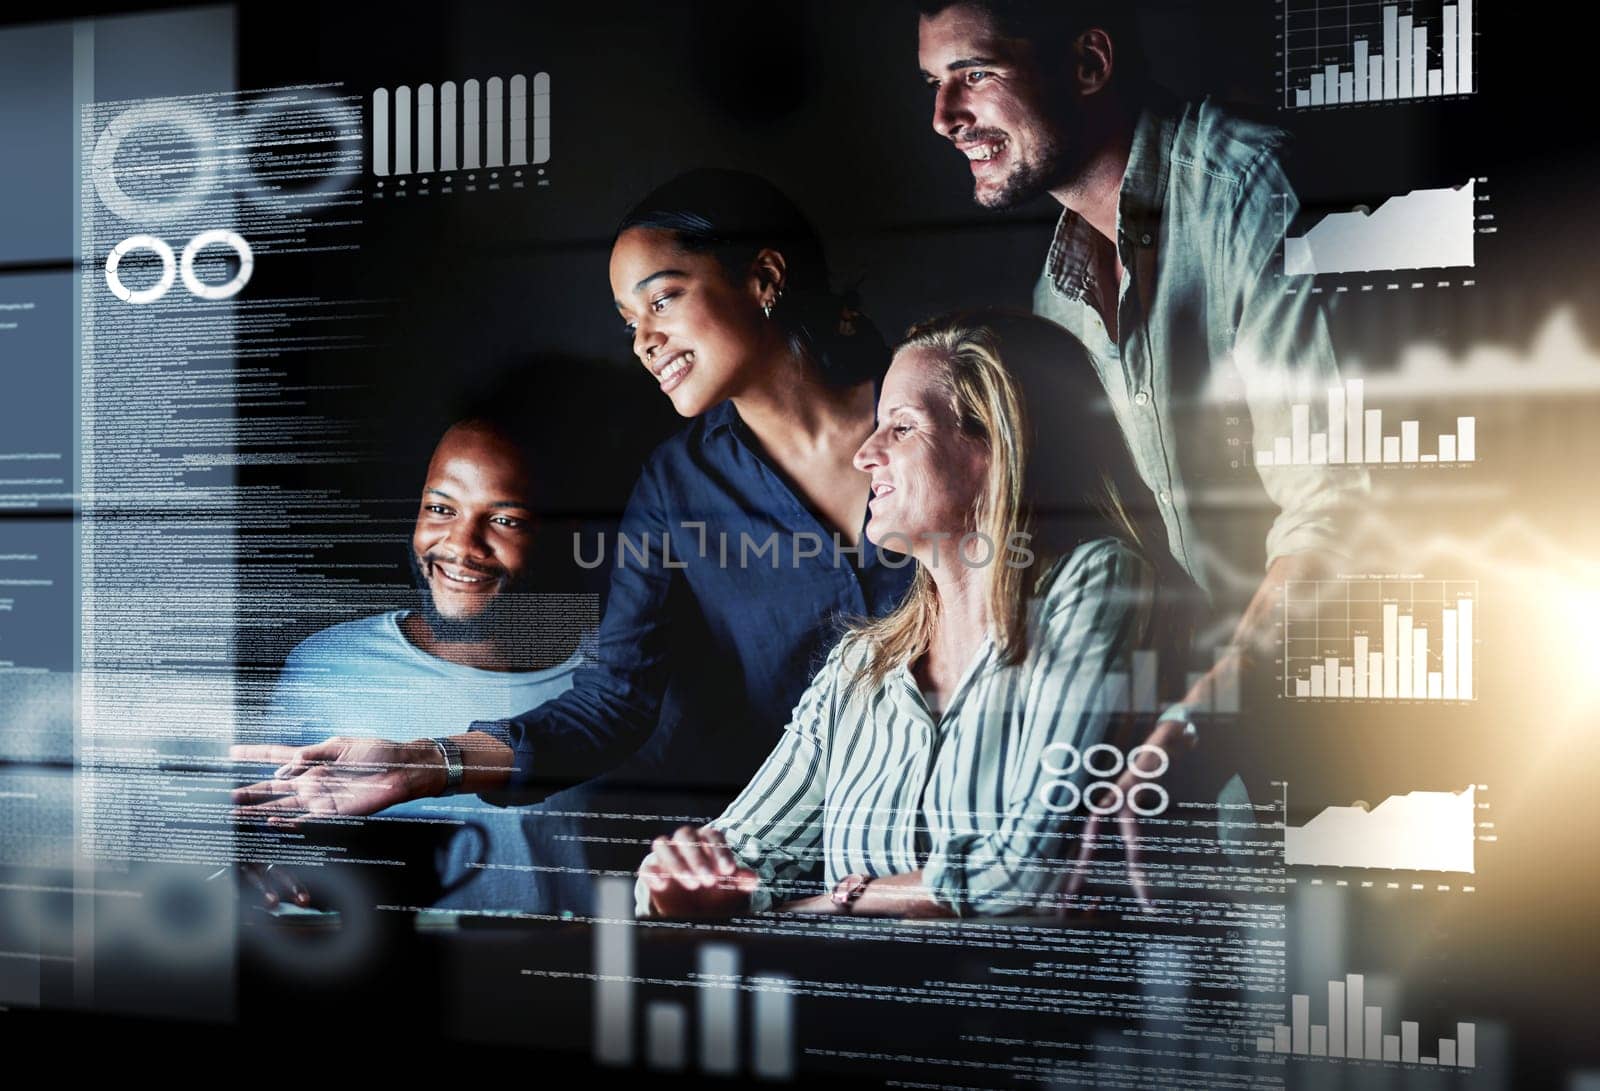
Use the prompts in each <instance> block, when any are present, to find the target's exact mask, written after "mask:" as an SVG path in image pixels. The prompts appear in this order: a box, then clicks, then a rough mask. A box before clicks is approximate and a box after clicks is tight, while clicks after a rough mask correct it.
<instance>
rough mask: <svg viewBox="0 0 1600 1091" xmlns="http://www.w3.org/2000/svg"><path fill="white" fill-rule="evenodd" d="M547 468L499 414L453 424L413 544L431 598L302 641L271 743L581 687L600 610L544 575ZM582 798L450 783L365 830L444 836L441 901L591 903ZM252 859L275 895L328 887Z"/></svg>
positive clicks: (278, 701) (394, 727) (389, 732)
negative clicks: (448, 788)
mask: <svg viewBox="0 0 1600 1091" xmlns="http://www.w3.org/2000/svg"><path fill="white" fill-rule="evenodd" d="M536 469H537V468H536V467H535V466H534V464H533V459H532V458H531V457H530V455H529V453H528V451H527V450H526V449H525V447H524V446H523V445H522V444H520V443H519V442H517V440H516V439H515V438H514V437H513V435H512V434H511V433H510V431H509V430H508V429H506V428H505V427H503V426H502V425H499V424H497V423H495V422H492V421H489V420H484V419H470V420H465V421H461V422H459V423H457V424H456V425H454V426H453V427H451V428H450V429H449V430H448V431H447V432H446V433H445V434H444V436H443V438H442V439H440V441H439V444H438V446H437V447H436V448H435V450H434V453H433V458H432V460H431V461H430V463H429V464H428V470H427V476H426V479H425V481H424V483H423V488H422V494H421V499H420V503H419V506H418V511H417V518H416V524H415V527H414V530H413V533H412V538H411V544H410V548H409V549H408V550H407V552H408V555H409V557H410V567H411V572H412V574H413V577H414V578H415V581H416V586H417V591H418V597H419V602H418V606H417V608H415V609H411V610H394V611H390V612H388V613H383V614H378V615H376V616H373V617H369V618H362V619H360V620H357V621H349V622H344V623H342V624H339V625H335V626H332V627H331V628H328V629H324V630H323V631H321V632H319V633H316V634H314V635H313V636H311V637H310V638H308V639H307V640H305V641H304V642H303V643H302V644H300V645H299V647H297V648H295V650H294V651H293V652H292V653H291V654H290V656H289V658H288V661H287V662H286V664H285V666H284V669H283V672H282V674H281V675H280V677H279V680H278V685H277V689H276V693H275V697H274V707H273V711H272V716H273V718H274V720H275V721H276V722H278V723H280V724H282V725H283V726H284V728H285V729H286V732H285V734H284V736H283V738H282V742H281V744H279V745H275V746H272V747H268V748H266V749H269V750H271V751H273V752H274V753H276V752H278V751H279V750H282V751H284V752H287V751H288V748H289V747H290V746H291V745H293V744H308V743H311V742H313V741H321V740H323V739H326V738H328V737H329V736H339V737H342V738H345V739H362V738H386V739H393V740H408V739H415V738H418V737H430V736H440V735H448V734H449V733H450V730H451V729H453V728H455V727H456V726H457V725H458V724H459V723H460V722H461V721H462V719H463V717H465V718H466V719H495V718H499V717H504V716H510V715H513V714H515V713H518V712H521V711H523V710H524V709H527V708H532V707H534V706H536V705H538V704H540V703H541V702H543V701H545V700H547V699H549V698H550V697H553V696H555V695H557V694H559V693H562V692H564V691H565V690H567V689H568V688H569V687H570V686H571V684H572V674H573V672H574V671H575V670H577V668H578V667H579V666H580V665H581V664H582V663H583V661H584V659H585V655H586V644H585V636H586V634H585V627H586V624H592V622H593V618H592V616H590V617H587V618H586V617H585V616H584V615H585V611H583V610H581V609H577V608H576V604H575V603H574V601H573V599H572V597H571V596H567V595H545V594H536V593H534V592H533V591H532V590H531V587H532V585H533V584H534V583H536V582H537V575H536V573H535V572H534V571H533V567H534V558H535V555H536V553H535V542H536V536H537V531H538V526H537V517H536V510H537V509H536V506H535V505H536V500H537V495H536V493H537V485H538V482H537V480H536ZM590 613H591V614H592V610H591V611H590ZM262 756H263V757H264V758H266V759H268V760H271V758H272V756H273V755H272V754H264V755H262ZM452 758H453V759H454V760H458V761H459V755H452ZM582 809H583V807H582V801H581V800H579V799H578V798H577V795H576V793H575V792H563V793H560V794H558V795H555V796H552V797H550V798H549V799H547V800H545V801H544V802H542V803H540V804H538V805H530V806H514V807H502V806H497V805H495V804H493V803H490V802H486V801H485V800H483V799H481V798H479V797H478V796H474V795H458V796H448V797H444V798H437V799H428V800H418V801H413V802H409V803H402V804H399V805H396V806H392V807H389V808H388V809H386V810H384V811H383V812H382V813H381V814H380V815H378V816H375V817H374V818H373V819H369V820H368V821H369V822H371V823H373V824H374V825H378V824H381V826H382V829H381V830H369V831H365V832H375V833H378V834H379V835H381V836H383V837H394V838H402V839H409V841H410V843H409V844H401V843H395V842H390V844H394V845H395V849H394V853H393V855H394V856H396V857H399V858H407V857H411V858H415V857H416V856H417V855H418V853H417V851H416V849H417V848H418V847H419V846H421V847H424V848H426V849H428V850H430V851H431V855H432V864H433V867H434V870H435V875H434V876H433V878H434V879H435V880H436V882H435V883H434V884H433V885H432V893H433V895H434V897H433V900H432V907H433V908H441V909H452V910H461V911H481V910H518V911H523V912H537V913H551V912H559V911H561V910H572V911H573V912H579V913H582V912H587V911H588V908H589V900H590V897H591V888H590V879H589V874H588V868H587V860H586V853H585V851H584V848H583V842H582V841H581V840H580V830H579V826H578V821H579V820H578V819H577V818H576V817H574V816H573V815H572V814H571V813H569V812H572V811H578V810H582ZM252 874H253V878H254V880H255V881H256V882H257V884H258V885H259V886H260V887H261V888H262V893H263V896H264V897H265V899H266V900H267V901H268V902H269V903H274V902H277V901H279V900H284V901H297V902H299V903H301V904H307V903H309V902H311V901H312V900H313V898H314V895H315V887H316V876H315V873H314V871H306V872H297V873H296V874H294V875H288V874H286V873H285V872H284V869H281V868H274V869H273V870H272V872H271V873H265V872H260V871H256V872H254V873H252ZM406 885H407V886H408V887H411V888H415V886H416V884H411V883H407V884H406Z"/></svg>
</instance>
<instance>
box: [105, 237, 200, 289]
mask: <svg viewBox="0 0 1600 1091" xmlns="http://www.w3.org/2000/svg"><path fill="white" fill-rule="evenodd" d="M135 250H149V251H150V252H152V253H153V254H155V255H156V257H158V258H160V259H161V279H159V280H157V281H156V282H155V283H154V284H152V285H151V286H150V287H148V288H140V289H139V290H138V291H134V290H133V289H132V288H129V287H128V286H127V285H126V284H123V283H122V278H121V277H120V276H118V275H117V267H118V266H119V265H121V264H122V259H123V258H124V257H126V256H127V255H129V254H131V253H133V252H134V251H135ZM183 254H184V260H185V261H188V260H189V251H188V250H185V251H184V252H183ZM177 277H178V262H177V259H176V258H174V257H173V256H172V247H170V246H168V245H167V241H166V240H165V239H158V238H156V237H155V236H154V235H129V236H128V237H127V238H125V239H123V240H122V241H121V242H119V243H117V245H116V246H114V247H112V248H111V253H109V254H107V255H106V287H107V288H110V289H111V294H112V295H114V296H116V297H117V298H118V299H120V300H122V301H123V302H124V303H136V304H137V303H154V302H155V301H156V300H158V299H160V298H161V297H162V296H164V295H166V294H167V292H168V291H169V290H170V289H171V288H172V282H173V281H174V280H176V279H177Z"/></svg>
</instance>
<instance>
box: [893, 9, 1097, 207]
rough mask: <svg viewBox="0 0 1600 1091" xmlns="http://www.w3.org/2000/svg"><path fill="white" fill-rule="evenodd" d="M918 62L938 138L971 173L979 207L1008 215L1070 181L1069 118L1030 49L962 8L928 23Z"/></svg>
mask: <svg viewBox="0 0 1600 1091" xmlns="http://www.w3.org/2000/svg"><path fill="white" fill-rule="evenodd" d="M917 60H918V63H919V64H920V65H921V68H922V77H923V79H924V80H925V81H926V82H927V84H928V86H929V87H930V88H932V89H933V91H934V106H933V128H934V130H935V131H936V132H937V133H939V135H940V136H943V137H944V138H946V139H947V140H949V141H950V142H951V143H953V144H954V145H955V146H956V149H957V150H958V151H960V152H961V153H962V154H963V155H965V156H966V157H967V160H968V162H969V164H970V166H971V170H972V198H973V200H975V201H977V202H978V203H979V204H980V205H983V206H984V207H986V208H1008V207H1010V206H1012V205H1014V204H1017V203H1019V202H1021V201H1025V200H1028V199H1030V198H1033V197H1036V196H1038V195H1039V194H1041V193H1043V192H1045V191H1047V190H1049V189H1053V188H1055V187H1057V186H1059V185H1061V184H1063V183H1064V182H1066V181H1068V180H1070V178H1071V177H1072V175H1073V169H1074V168H1073V161H1072V152H1071V140H1070V131H1071V128H1072V126H1071V124H1070V120H1071V119H1070V111H1069V110H1068V109H1066V108H1065V106H1064V100H1065V95H1064V94H1063V93H1062V92H1061V91H1060V90H1059V89H1058V88H1052V87H1049V86H1047V84H1046V80H1045V79H1044V75H1043V72H1042V71H1041V68H1040V64H1039V62H1038V59H1037V58H1036V56H1035V53H1034V49H1033V47H1032V46H1031V45H1030V44H1029V43H1027V42H1025V41H1020V40H1018V39H1015V38H1007V37H1005V36H1003V35H1002V34H1000V33H999V31H998V29H997V28H996V27H995V25H994V20H993V17H992V16H991V15H989V14H988V13H987V12H985V11H982V10H981V9H978V8H974V7H970V6H967V5H964V4H957V5H955V6H953V7H949V8H946V9H944V10H943V11H941V12H940V13H939V14H937V15H932V16H923V18H922V20H921V22H920V23H919V24H918V41H917ZM1062 63H1063V64H1068V63H1070V58H1063V60H1062Z"/></svg>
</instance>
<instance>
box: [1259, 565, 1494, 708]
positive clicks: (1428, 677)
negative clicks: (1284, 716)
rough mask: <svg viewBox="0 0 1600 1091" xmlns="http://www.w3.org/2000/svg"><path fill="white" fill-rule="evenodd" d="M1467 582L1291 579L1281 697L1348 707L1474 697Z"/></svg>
mask: <svg viewBox="0 0 1600 1091" xmlns="http://www.w3.org/2000/svg"><path fill="white" fill-rule="evenodd" d="M1477 599H1478V584H1477V582H1476V581H1473V580H1421V579H1382V578H1374V579H1339V580H1289V581H1287V582H1285V584H1284V588H1283V686H1284V688H1283V695H1284V696H1285V697H1291V698H1311V699H1316V700H1345V701H1413V700H1414V701H1472V700H1476V699H1477V697H1478V690H1477V682H1476V679H1475V676H1474V671H1475V663H1476V659H1477V651H1476V647H1475V642H1476V636H1475V629H1476V621H1477V619H1476V607H1477Z"/></svg>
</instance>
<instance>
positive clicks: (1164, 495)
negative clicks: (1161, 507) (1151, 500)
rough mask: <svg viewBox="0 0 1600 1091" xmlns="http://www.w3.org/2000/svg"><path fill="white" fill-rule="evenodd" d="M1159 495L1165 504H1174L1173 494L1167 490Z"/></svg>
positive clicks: (1163, 490)
mask: <svg viewBox="0 0 1600 1091" xmlns="http://www.w3.org/2000/svg"><path fill="white" fill-rule="evenodd" d="M1157 495H1158V496H1160V497H1161V502H1162V503H1163V504H1170V503H1172V494H1171V493H1170V492H1168V491H1167V490H1166V489H1162V490H1161V492H1160V493H1158V494H1157Z"/></svg>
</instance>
